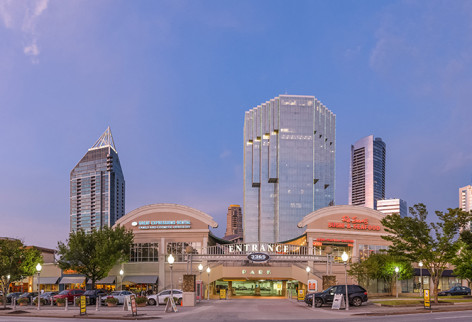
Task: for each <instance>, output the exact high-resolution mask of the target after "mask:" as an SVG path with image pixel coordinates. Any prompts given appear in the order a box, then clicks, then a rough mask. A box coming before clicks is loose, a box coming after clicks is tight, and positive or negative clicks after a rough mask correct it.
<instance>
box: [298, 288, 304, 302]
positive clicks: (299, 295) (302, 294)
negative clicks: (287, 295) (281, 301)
mask: <svg viewBox="0 0 472 322" xmlns="http://www.w3.org/2000/svg"><path fill="white" fill-rule="evenodd" d="M303 300H305V290H298V297H297V301H303Z"/></svg>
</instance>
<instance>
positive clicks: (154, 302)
mask: <svg viewBox="0 0 472 322" xmlns="http://www.w3.org/2000/svg"><path fill="white" fill-rule="evenodd" d="M148 304H149V305H156V300H155V299H149V301H148Z"/></svg>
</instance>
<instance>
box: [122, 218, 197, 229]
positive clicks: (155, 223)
mask: <svg viewBox="0 0 472 322" xmlns="http://www.w3.org/2000/svg"><path fill="white" fill-rule="evenodd" d="M131 226H133V227H138V229H190V228H192V225H191V222H190V220H147V221H146V220H143V221H138V222H136V221H133V222H132V223H131Z"/></svg>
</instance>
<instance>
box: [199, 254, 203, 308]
mask: <svg viewBox="0 0 472 322" xmlns="http://www.w3.org/2000/svg"><path fill="white" fill-rule="evenodd" d="M202 271H203V265H202V263H200V264H199V265H198V272H199V273H200V275H199V276H200V277H199V279H200V293H199V294H198V301H199V302H200V301H201V300H202V282H201V280H202Z"/></svg>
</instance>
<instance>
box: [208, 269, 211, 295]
mask: <svg viewBox="0 0 472 322" xmlns="http://www.w3.org/2000/svg"><path fill="white" fill-rule="evenodd" d="M210 271H211V269H210V266H208V267H207V273H208V285H207V289H208V295H207V300H208V301H209V300H210Z"/></svg>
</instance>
